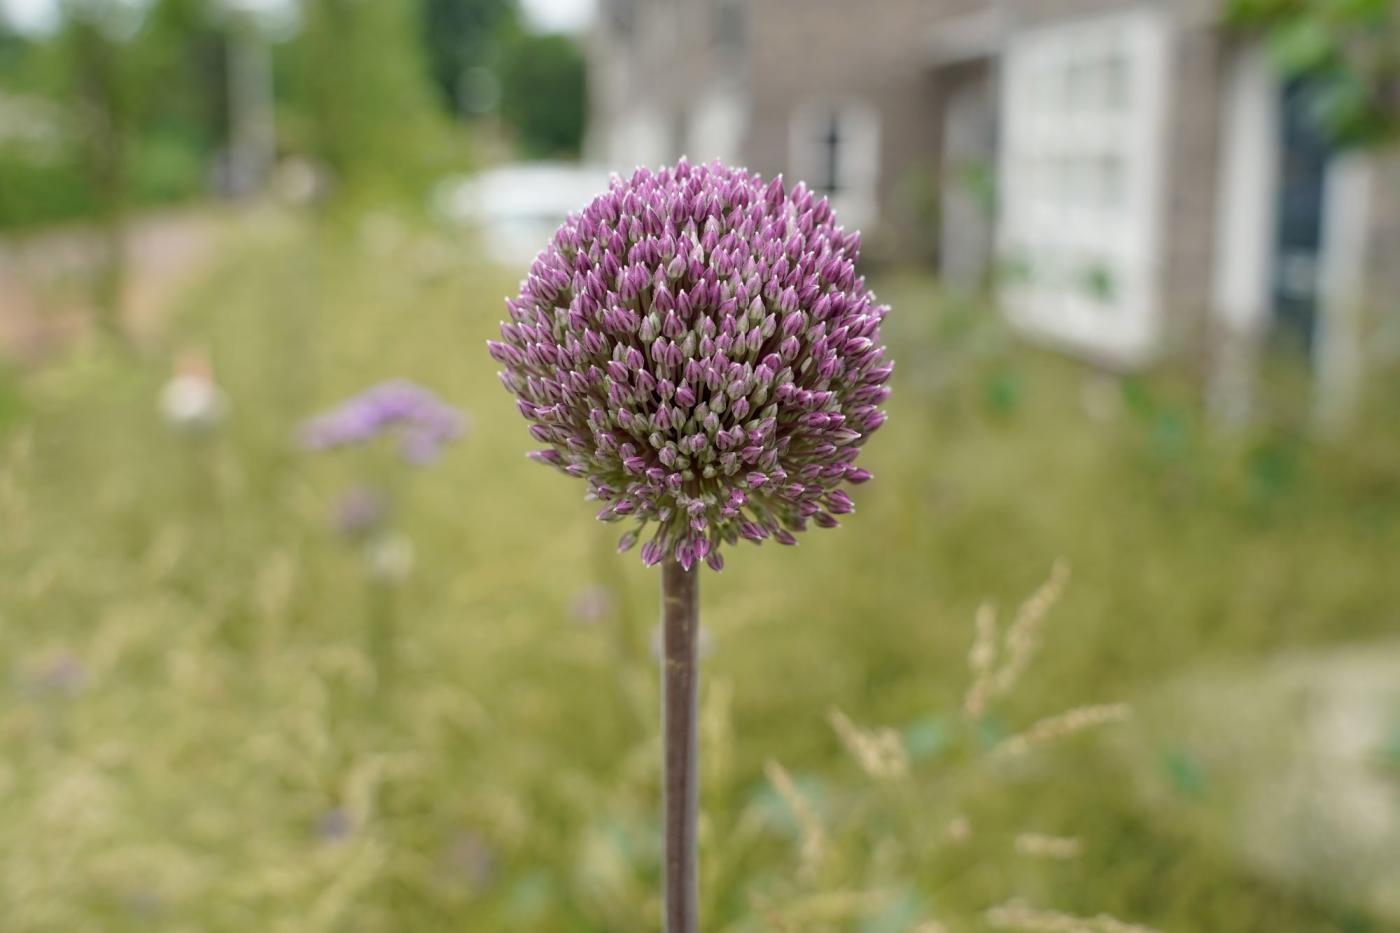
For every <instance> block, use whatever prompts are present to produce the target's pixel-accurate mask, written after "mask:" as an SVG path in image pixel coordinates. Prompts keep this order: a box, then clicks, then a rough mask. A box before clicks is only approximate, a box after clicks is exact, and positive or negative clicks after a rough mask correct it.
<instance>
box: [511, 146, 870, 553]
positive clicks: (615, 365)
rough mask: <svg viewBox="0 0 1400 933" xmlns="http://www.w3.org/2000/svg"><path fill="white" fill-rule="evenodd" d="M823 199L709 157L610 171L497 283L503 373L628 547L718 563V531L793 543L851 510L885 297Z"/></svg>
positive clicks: (729, 540)
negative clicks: (508, 283) (513, 293)
mask: <svg viewBox="0 0 1400 933" xmlns="http://www.w3.org/2000/svg"><path fill="white" fill-rule="evenodd" d="M859 239H860V238H859V234H858V233H855V232H850V233H848V232H846V231H845V230H843V229H842V228H841V227H840V226H838V225H837V223H836V218H835V217H834V215H833V214H832V210H831V206H830V205H829V204H828V203H827V201H826V199H825V198H818V197H815V196H814V195H813V194H812V193H811V192H810V191H809V190H807V188H806V187H805V186H804V185H801V184H799V185H797V186H795V187H793V188H792V189H791V190H787V189H785V188H784V186H783V181H782V178H781V177H778V178H775V179H773V180H772V181H771V182H768V183H765V182H764V181H763V180H762V179H761V178H760V177H759V176H758V175H754V174H750V173H748V172H746V171H743V170H739V169H731V168H727V167H725V166H723V165H721V164H719V163H717V162H716V163H712V164H709V165H699V166H692V165H689V164H688V163H686V162H685V161H682V162H680V163H679V164H678V165H676V166H675V167H674V168H668V169H662V170H660V171H658V172H655V173H653V172H651V171H648V170H646V169H638V170H637V171H636V172H635V173H634V174H633V175H632V176H631V177H630V178H627V179H622V178H617V177H615V178H614V179H613V182H612V184H611V186H610V187H609V189H608V191H607V192H605V193H604V194H602V195H600V196H599V197H598V198H596V199H595V200H594V201H593V203H591V204H589V205H588V207H586V208H585V209H584V210H583V211H582V212H581V213H580V214H577V215H573V216H570V218H569V219H568V220H567V221H566V222H565V223H564V225H563V226H562V227H560V228H559V230H558V231H557V232H556V233H555V234H554V237H553V239H552V240H551V242H550V244H549V246H548V247H547V248H546V249H545V250H544V251H543V252H541V253H540V254H539V256H538V257H537V258H536V259H535V261H534V264H533V265H532V266H531V268H530V274H529V277H528V278H527V279H526V280H525V281H524V283H523V284H522V286H521V290H520V295H519V297H517V298H514V299H511V300H508V301H507V302H506V306H507V308H508V309H509V313H510V320H509V321H507V322H503V323H502V324H501V335H502V337H503V338H504V339H503V340H502V341H499V342H497V341H491V342H489V344H488V348H489V349H490V352H491V355H492V356H493V357H494V358H495V359H496V360H497V361H498V362H499V363H501V364H502V365H503V366H504V370H503V371H502V372H501V380H502V381H503V382H504V383H505V386H506V388H507V389H509V390H510V392H511V393H513V394H514V395H515V396H516V397H517V399H518V405H519V408H520V411H521V413H522V414H523V415H524V416H525V417H526V418H527V419H529V420H530V421H531V422H533V423H532V424H531V425H530V433H531V434H533V435H534V437H535V438H536V439H537V440H538V441H540V442H541V443H543V444H545V445H547V446H546V447H545V448H544V449H542V450H538V451H535V452H533V453H531V454H530V456H531V457H532V458H533V459H535V460H538V461H541V462H543V463H547V464H550V465H553V466H555V467H557V468H559V469H561V470H563V471H564V472H565V473H568V474H569V475H571V476H577V477H582V478H583V479H585V480H587V482H588V484H589V490H590V495H591V497H592V498H595V499H597V500H599V501H601V502H603V503H604V508H603V510H602V511H601V512H600V513H598V517H599V518H600V519H602V520H603V521H623V520H627V521H632V522H635V523H636V525H637V527H636V528H634V529H633V530H632V531H629V532H628V533H627V534H625V535H624V536H623V538H622V540H621V542H620V543H619V549H620V550H626V549H627V548H629V547H631V546H632V545H633V544H635V543H636V542H637V541H638V540H639V538H640V537H641V536H642V535H643V534H644V533H645V532H646V531H647V530H648V526H649V525H650V526H654V530H653V531H652V533H651V536H650V539H649V540H648V541H647V542H646V544H644V545H643V547H642V559H643V560H644V561H645V562H646V563H648V564H655V563H658V562H659V561H661V560H662V559H663V558H665V557H666V556H668V555H674V556H675V558H676V559H677V560H678V561H679V562H680V563H681V564H682V565H683V566H684V567H685V568H686V569H689V568H690V567H691V566H693V565H694V564H695V562H696V561H697V560H701V559H703V560H705V561H706V562H707V563H709V564H710V566H711V567H713V568H714V569H716V570H718V569H720V567H721V566H722V565H723V559H722V558H721V556H720V548H721V545H722V544H733V543H736V542H737V541H738V540H739V538H748V539H749V540H752V541H756V542H757V541H762V540H764V539H766V538H769V537H772V538H774V539H775V540H777V541H779V542H781V543H783V544H795V543H796V539H795V538H794V537H793V532H797V531H802V530H804V529H805V528H806V527H807V524H808V522H814V523H816V524H817V525H819V526H822V527H832V526H834V525H836V524H837V519H836V517H835V516H837V515H841V514H844V513H846V512H850V511H851V510H852V507H853V506H852V503H851V499H850V497H849V496H848V495H847V493H846V491H845V490H844V489H843V488H842V486H843V484H845V483H861V482H864V481H865V480H867V479H869V478H870V474H869V473H867V472H866V471H865V470H862V469H861V468H859V467H857V466H856V465H855V460H856V457H857V455H858V454H859V452H860V447H861V445H862V444H863V443H864V442H865V440H866V438H868V437H869V436H870V434H871V432H873V431H874V430H875V429H877V428H878V427H880V425H881V424H882V423H883V422H884V420H885V413H884V412H883V411H881V410H880V407H879V406H880V404H881V403H882V402H884V400H885V399H886V397H887V396H888V395H889V389H888V388H887V387H886V385H885V383H886V382H887V381H888V380H889V377H890V372H891V370H892V369H893V364H891V363H888V362H886V361H885V348H884V347H882V346H881V345H880V322H881V321H882V320H883V319H884V317H885V314H886V313H887V311H888V310H889V309H888V308H887V307H885V306H883V305H879V304H877V303H876V300H875V296H874V295H873V294H871V293H870V291H868V290H867V289H866V287H865V280H864V279H863V278H861V277H859V276H857V275H856V271H855V263H856V258H857V254H858V252H859Z"/></svg>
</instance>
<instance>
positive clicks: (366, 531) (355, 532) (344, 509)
mask: <svg viewBox="0 0 1400 933" xmlns="http://www.w3.org/2000/svg"><path fill="white" fill-rule="evenodd" d="M388 514H389V508H388V503H387V502H386V501H385V500H384V496H382V495H380V494H379V493H378V492H376V491H375V490H374V489H371V488H370V487H368V486H355V487H354V488H352V489H351V490H349V491H348V492H346V493H345V494H344V495H342V496H341V497H340V500H339V501H338V502H337V503H336V507H335V514H334V516H333V521H334V524H335V528H336V530H337V531H339V532H340V533H341V534H343V535H345V537H347V538H363V537H366V536H368V535H370V534H371V533H373V532H375V531H378V530H379V529H380V528H381V527H382V526H383V525H384V522H385V519H387V518H388Z"/></svg>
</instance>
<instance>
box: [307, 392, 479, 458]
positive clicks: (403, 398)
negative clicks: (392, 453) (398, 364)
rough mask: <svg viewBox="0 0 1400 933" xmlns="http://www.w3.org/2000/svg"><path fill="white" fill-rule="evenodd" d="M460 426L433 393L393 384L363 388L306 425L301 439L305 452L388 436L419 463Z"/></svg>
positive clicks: (459, 419) (458, 433)
mask: <svg viewBox="0 0 1400 933" xmlns="http://www.w3.org/2000/svg"><path fill="white" fill-rule="evenodd" d="M463 426H464V419H463V417H462V413H461V412H459V411H457V409H455V408H453V407H452V406H451V405H448V404H447V403H446V402H444V401H442V400H441V399H440V398H438V397H437V396H436V395H434V394H433V393H432V392H429V391H428V390H427V389H425V388H423V387H422V386H418V385H414V384H413V383H411V382H404V381H393V382H384V383H380V384H379V385H377V386H373V387H371V388H369V389H366V390H365V391H364V392H361V393H360V394H359V395H356V396H353V397H352V398H349V399H346V400H345V401H344V402H342V403H340V404H339V405H338V406H336V407H335V408H334V409H332V410H331V411H329V412H327V413H326V414H324V415H321V416H320V417H317V418H313V419H312V420H311V421H308V422H307V423H306V424H305V425H304V426H303V427H302V434H301V437H302V443H303V444H304V445H305V446H306V447H307V448H308V449H310V450H329V449H331V448H334V447H347V446H351V445H355V444H365V443H368V442H370V441H372V440H374V439H375V438H377V437H379V436H380V435H382V434H393V435H395V436H396V437H397V438H398V440H399V454H400V456H402V457H403V458H404V459H405V460H407V461H408V462H409V463H415V464H423V463H428V462H429V461H431V460H433V459H435V458H436V457H437V455H438V452H439V450H440V449H441V448H442V447H443V445H445V444H447V443H450V442H451V441H454V440H456V439H457V438H458V437H460V436H461V434H462V430H463Z"/></svg>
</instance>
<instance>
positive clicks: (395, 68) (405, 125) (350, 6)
mask: <svg viewBox="0 0 1400 933" xmlns="http://www.w3.org/2000/svg"><path fill="white" fill-rule="evenodd" d="M302 12H303V17H304V23H303V31H302V34H301V35H300V36H299V37H298V39H297V46H298V51H299V53H300V57H301V62H302V69H303V71H302V75H301V84H300V90H301V92H302V93H303V94H304V98H303V99H302V101H301V103H302V106H303V108H304V117H305V120H306V125H307V128H308V139H307V140H306V142H307V144H308V145H309V148H310V151H311V154H312V155H314V156H315V157H316V158H317V159H319V160H320V161H322V162H323V163H324V164H325V165H327V166H328V167H329V168H330V169H331V170H332V171H333V172H334V173H335V175H336V181H337V183H338V184H341V185H343V186H344V187H346V188H349V189H351V190H355V189H363V188H376V187H382V186H384V185H386V184H387V185H390V186H399V187H401V186H403V185H405V184H416V183H419V182H421V180H422V177H423V175H424V172H425V168H426V166H427V165H429V164H431V162H432V160H434V159H436V158H438V157H439V154H440V151H441V147H442V144H443V143H442V137H441V136H440V131H441V129H442V127H441V126H440V124H439V123H438V119H439V113H438V111H437V110H436V109H435V107H434V105H433V101H432V91H431V88H430V86H429V84H428V80H427V75H426V73H425V69H424V66H423V60H422V54H421V47H420V46H419V44H418V42H417V41H416V40H417V30H416V28H415V27H416V21H415V19H414V18H413V15H412V13H413V7H412V6H411V5H409V4H402V3H375V2H366V0H307V2H306V3H304V4H303V7H302Z"/></svg>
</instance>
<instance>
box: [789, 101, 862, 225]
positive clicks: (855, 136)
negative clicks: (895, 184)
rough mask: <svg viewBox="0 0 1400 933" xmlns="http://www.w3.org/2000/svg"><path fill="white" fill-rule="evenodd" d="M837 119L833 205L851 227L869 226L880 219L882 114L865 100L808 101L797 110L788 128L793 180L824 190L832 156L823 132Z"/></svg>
mask: <svg viewBox="0 0 1400 933" xmlns="http://www.w3.org/2000/svg"><path fill="white" fill-rule="evenodd" d="M833 118H835V121H836V125H837V127H838V130H837V136H838V139H839V140H840V149H839V150H838V156H837V161H836V172H837V176H838V177H837V190H836V193H835V194H833V195H831V196H830V197H831V206H832V208H833V209H835V211H836V216H837V218H838V219H839V220H840V221H841V223H842V224H843V225H844V226H845V227H846V228H847V229H856V228H860V227H865V226H868V225H869V224H870V223H872V222H873V221H874V220H875V216H876V197H877V191H878V185H879V180H880V117H879V114H878V113H876V111H875V108H874V107H872V106H870V105H869V104H867V103H865V102H864V101H861V100H856V99H853V98H849V97H848V98H842V99H839V100H813V101H808V102H806V103H804V104H802V105H801V106H799V107H798V108H797V109H795V110H794V111H793V114H792V120H791V122H790V123H789V127H788V165H789V167H790V168H791V174H792V177H791V178H789V179H788V181H789V182H790V183H795V182H797V181H805V182H806V183H807V185H808V187H810V188H812V189H813V190H814V191H817V193H818V194H825V192H824V191H820V190H818V185H819V184H820V181H819V179H820V176H822V175H823V174H825V169H826V161H825V160H826V156H825V154H824V153H823V152H822V151H821V150H822V147H821V143H820V139H821V134H822V133H823V132H824V131H825V130H826V128H828V127H829V126H830V124H831V121H832V119H833Z"/></svg>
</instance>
